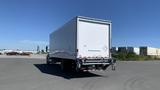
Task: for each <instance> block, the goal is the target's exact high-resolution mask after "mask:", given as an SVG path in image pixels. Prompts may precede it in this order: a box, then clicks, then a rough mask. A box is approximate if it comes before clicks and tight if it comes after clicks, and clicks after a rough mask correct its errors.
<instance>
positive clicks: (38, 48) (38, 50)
mask: <svg viewBox="0 0 160 90" xmlns="http://www.w3.org/2000/svg"><path fill="white" fill-rule="evenodd" d="M39 53H40V47H39V45H38V46H37V54H39Z"/></svg>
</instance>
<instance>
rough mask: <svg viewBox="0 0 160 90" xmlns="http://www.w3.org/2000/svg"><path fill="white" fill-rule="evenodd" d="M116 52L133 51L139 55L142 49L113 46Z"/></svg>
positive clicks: (113, 50) (113, 51)
mask: <svg viewBox="0 0 160 90" xmlns="http://www.w3.org/2000/svg"><path fill="white" fill-rule="evenodd" d="M115 52H122V53H128V52H133V53H135V54H137V55H139V54H140V49H139V48H137V47H112V53H115Z"/></svg>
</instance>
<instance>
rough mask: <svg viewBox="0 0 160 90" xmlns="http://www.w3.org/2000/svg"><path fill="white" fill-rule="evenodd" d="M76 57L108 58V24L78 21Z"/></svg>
mask: <svg viewBox="0 0 160 90" xmlns="http://www.w3.org/2000/svg"><path fill="white" fill-rule="evenodd" d="M77 27H78V31H77V33H78V38H77V39H78V45H77V47H78V57H82V58H83V57H98V58H100V57H103V58H104V57H105V58H109V57H110V52H109V50H110V31H109V30H110V24H104V23H96V22H88V21H85V20H79V21H78V26H77Z"/></svg>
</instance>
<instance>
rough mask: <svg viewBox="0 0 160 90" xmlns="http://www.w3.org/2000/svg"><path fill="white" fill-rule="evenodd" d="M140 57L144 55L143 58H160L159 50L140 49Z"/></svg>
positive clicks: (150, 48) (151, 48)
mask: <svg viewBox="0 0 160 90" xmlns="http://www.w3.org/2000/svg"><path fill="white" fill-rule="evenodd" d="M140 55H144V56H160V48H153V47H140Z"/></svg>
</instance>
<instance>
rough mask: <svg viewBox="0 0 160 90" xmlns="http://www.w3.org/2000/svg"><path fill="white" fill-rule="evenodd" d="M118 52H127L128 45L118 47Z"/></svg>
mask: <svg viewBox="0 0 160 90" xmlns="http://www.w3.org/2000/svg"><path fill="white" fill-rule="evenodd" d="M118 52H123V53H127V47H118Z"/></svg>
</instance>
